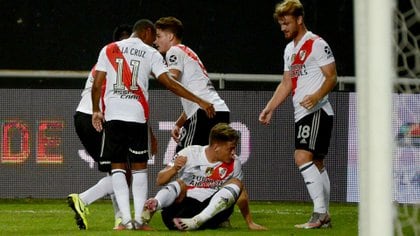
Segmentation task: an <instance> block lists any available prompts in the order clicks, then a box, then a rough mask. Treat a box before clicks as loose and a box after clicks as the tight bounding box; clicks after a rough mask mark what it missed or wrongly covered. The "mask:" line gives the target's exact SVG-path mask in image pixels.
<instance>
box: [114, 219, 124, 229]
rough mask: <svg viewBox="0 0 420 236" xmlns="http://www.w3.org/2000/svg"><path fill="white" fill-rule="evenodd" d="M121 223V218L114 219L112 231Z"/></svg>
mask: <svg viewBox="0 0 420 236" xmlns="http://www.w3.org/2000/svg"><path fill="white" fill-rule="evenodd" d="M121 222H122V218H121V217H117V218H115V221H114V229H115V228H117V227H118V225H119V224H121Z"/></svg>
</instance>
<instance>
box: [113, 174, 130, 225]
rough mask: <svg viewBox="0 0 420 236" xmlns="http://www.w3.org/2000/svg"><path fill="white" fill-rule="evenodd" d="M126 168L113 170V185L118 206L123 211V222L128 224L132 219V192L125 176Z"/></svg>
mask: <svg viewBox="0 0 420 236" xmlns="http://www.w3.org/2000/svg"><path fill="white" fill-rule="evenodd" d="M125 173H126V171H125V170H122V169H113V170H112V186H113V188H114V193H115V197H116V198H117V202H118V207H119V208H120V211H121V218H122V223H123V224H127V223H128V222H129V221H131V213H130V192H129V189H128V184H127V180H126V178H125Z"/></svg>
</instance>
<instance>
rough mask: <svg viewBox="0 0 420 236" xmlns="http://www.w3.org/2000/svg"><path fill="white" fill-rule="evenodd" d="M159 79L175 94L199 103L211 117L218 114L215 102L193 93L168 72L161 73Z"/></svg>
mask: <svg viewBox="0 0 420 236" xmlns="http://www.w3.org/2000/svg"><path fill="white" fill-rule="evenodd" d="M157 79H158V81H159V82H160V83H161V84H163V85H164V86H165V87H166V88H167V89H169V90H170V91H172V92H173V93H174V94H176V95H178V96H180V97H183V98H185V99H188V100H190V101H192V102H195V103H197V104H198V105H199V106H200V107H201V109H203V110H204V111H205V112H206V114H207V116H208V117H209V118H213V117H214V116H215V115H216V111H215V110H214V106H213V104H211V103H209V102H208V101H206V100H204V99H202V98H200V97H198V96H196V95H195V94H193V93H192V92H191V91H189V90H188V89H186V88H185V87H184V86H182V84H181V83H179V82H178V81H176V80H175V79H173V78H172V77H171V76H170V75H169V74H168V73H163V74H161V75H159V76H158V78H157Z"/></svg>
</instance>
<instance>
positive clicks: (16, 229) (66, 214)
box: [0, 199, 358, 236]
mask: <svg viewBox="0 0 420 236" xmlns="http://www.w3.org/2000/svg"><path fill="white" fill-rule="evenodd" d="M0 205H1V208H0V235H14V236H16V235H134V234H141V235H156V236H160V235H212V236H216V235H223V236H231V235H232V236H243V235H256V234H258V235H289V236H292V235H296V236H298V235H299V236H300V235H327V236H328V235H340V236H341V235H357V234H358V233H357V229H358V227H357V218H358V213H357V205H356V204H338V203H333V204H332V205H331V215H332V224H333V227H332V228H330V229H312V230H302V229H295V228H294V227H293V226H294V224H296V223H304V222H305V221H307V220H308V218H309V216H310V214H311V212H312V204H311V203H295V202H251V211H252V213H253V217H254V221H255V222H256V223H258V224H262V225H264V226H266V227H268V228H269V230H267V231H259V232H255V231H249V230H248V228H247V227H246V224H245V222H244V220H243V219H242V216H241V214H240V212H239V209H238V208H237V207H236V208H235V212H234V214H233V215H232V217H231V224H232V228H224V229H218V230H205V231H194V232H178V231H169V230H167V229H166V227H165V226H164V225H163V223H162V221H161V218H160V215H159V214H158V213H157V214H155V216H154V218H153V219H152V221H151V223H150V225H151V226H152V227H154V228H155V229H156V231H147V232H146V231H121V232H115V231H114V230H112V227H113V222H114V217H113V210H112V206H111V202H110V201H109V200H102V201H99V202H95V203H94V204H92V205H91V206H89V210H90V214H89V215H88V227H89V229H88V230H83V231H82V230H79V229H78V227H77V226H76V224H75V221H74V219H73V216H74V213H73V211H72V210H71V209H70V208H69V207H68V206H67V203H66V200H65V199H63V200H40V199H18V200H16V199H13V200H11V199H10V200H9V199H3V200H0Z"/></svg>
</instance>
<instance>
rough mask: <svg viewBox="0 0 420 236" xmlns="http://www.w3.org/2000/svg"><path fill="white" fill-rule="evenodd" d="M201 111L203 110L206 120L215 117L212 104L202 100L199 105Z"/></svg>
mask: <svg viewBox="0 0 420 236" xmlns="http://www.w3.org/2000/svg"><path fill="white" fill-rule="evenodd" d="M199 105H200V107H201V109H203V110H204V111H205V112H206V114H207V117H208V118H210V119H211V118H213V117H214V116H215V115H216V110H215V109H214V106H213V104H211V103H209V102H207V101H205V100H203V101H202V102H201V103H199Z"/></svg>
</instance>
